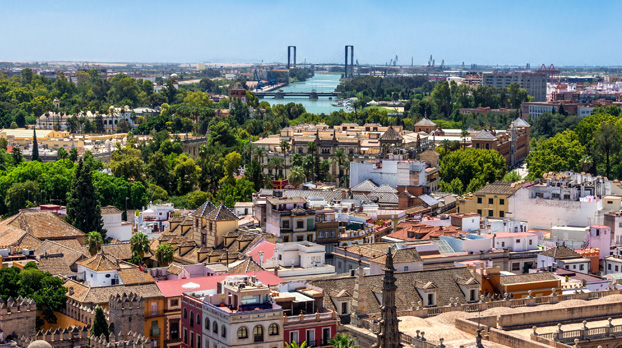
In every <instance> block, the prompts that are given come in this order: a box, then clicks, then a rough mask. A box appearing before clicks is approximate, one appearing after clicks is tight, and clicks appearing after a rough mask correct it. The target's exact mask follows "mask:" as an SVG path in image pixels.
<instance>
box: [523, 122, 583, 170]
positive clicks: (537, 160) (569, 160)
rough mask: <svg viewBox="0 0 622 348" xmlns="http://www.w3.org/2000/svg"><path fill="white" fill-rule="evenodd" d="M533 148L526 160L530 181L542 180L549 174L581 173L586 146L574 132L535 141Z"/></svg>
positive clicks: (565, 132)
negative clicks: (545, 174)
mask: <svg viewBox="0 0 622 348" xmlns="http://www.w3.org/2000/svg"><path fill="white" fill-rule="evenodd" d="M532 148H533V150H531V152H530V153H529V156H527V159H526V160H525V162H527V169H528V170H529V175H528V178H529V179H530V180H534V179H538V178H541V177H542V174H544V173H548V172H560V171H565V170H572V171H577V172H579V171H581V162H580V160H581V158H582V157H583V155H584V154H585V146H583V145H581V142H579V138H578V136H577V134H576V133H575V132H573V131H564V132H562V133H558V134H557V135H555V136H554V137H552V138H548V139H543V140H539V141H535V142H534V145H533V146H532Z"/></svg>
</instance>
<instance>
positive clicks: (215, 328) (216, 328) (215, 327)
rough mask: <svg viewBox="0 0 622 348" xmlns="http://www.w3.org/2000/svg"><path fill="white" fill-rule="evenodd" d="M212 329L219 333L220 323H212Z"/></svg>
mask: <svg viewBox="0 0 622 348" xmlns="http://www.w3.org/2000/svg"><path fill="white" fill-rule="evenodd" d="M212 331H213V332H214V333H215V334H217V335H218V324H217V323H216V322H214V324H212Z"/></svg>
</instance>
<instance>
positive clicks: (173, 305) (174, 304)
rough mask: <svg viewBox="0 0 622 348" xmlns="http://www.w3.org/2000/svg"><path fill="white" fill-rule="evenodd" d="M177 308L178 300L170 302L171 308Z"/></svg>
mask: <svg viewBox="0 0 622 348" xmlns="http://www.w3.org/2000/svg"><path fill="white" fill-rule="evenodd" d="M176 306H179V300H171V307H176Z"/></svg>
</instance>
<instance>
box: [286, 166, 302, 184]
mask: <svg viewBox="0 0 622 348" xmlns="http://www.w3.org/2000/svg"><path fill="white" fill-rule="evenodd" d="M306 178H307V177H306V175H305V171H304V169H302V167H299V166H295V167H292V169H291V170H290V171H289V173H288V174H287V180H289V183H290V184H292V185H294V186H295V187H296V188H298V186H300V184H302V183H304V182H305V181H306Z"/></svg>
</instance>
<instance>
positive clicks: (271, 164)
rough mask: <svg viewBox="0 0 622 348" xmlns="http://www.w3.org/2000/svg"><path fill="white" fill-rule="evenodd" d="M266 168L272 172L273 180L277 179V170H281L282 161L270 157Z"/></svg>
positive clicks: (279, 158) (278, 158)
mask: <svg viewBox="0 0 622 348" xmlns="http://www.w3.org/2000/svg"><path fill="white" fill-rule="evenodd" d="M268 168H270V170H271V171H272V170H274V175H273V177H274V179H275V180H276V179H279V175H278V173H279V169H282V168H283V159H282V158H281V157H272V158H270V160H269V161H268Z"/></svg>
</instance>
